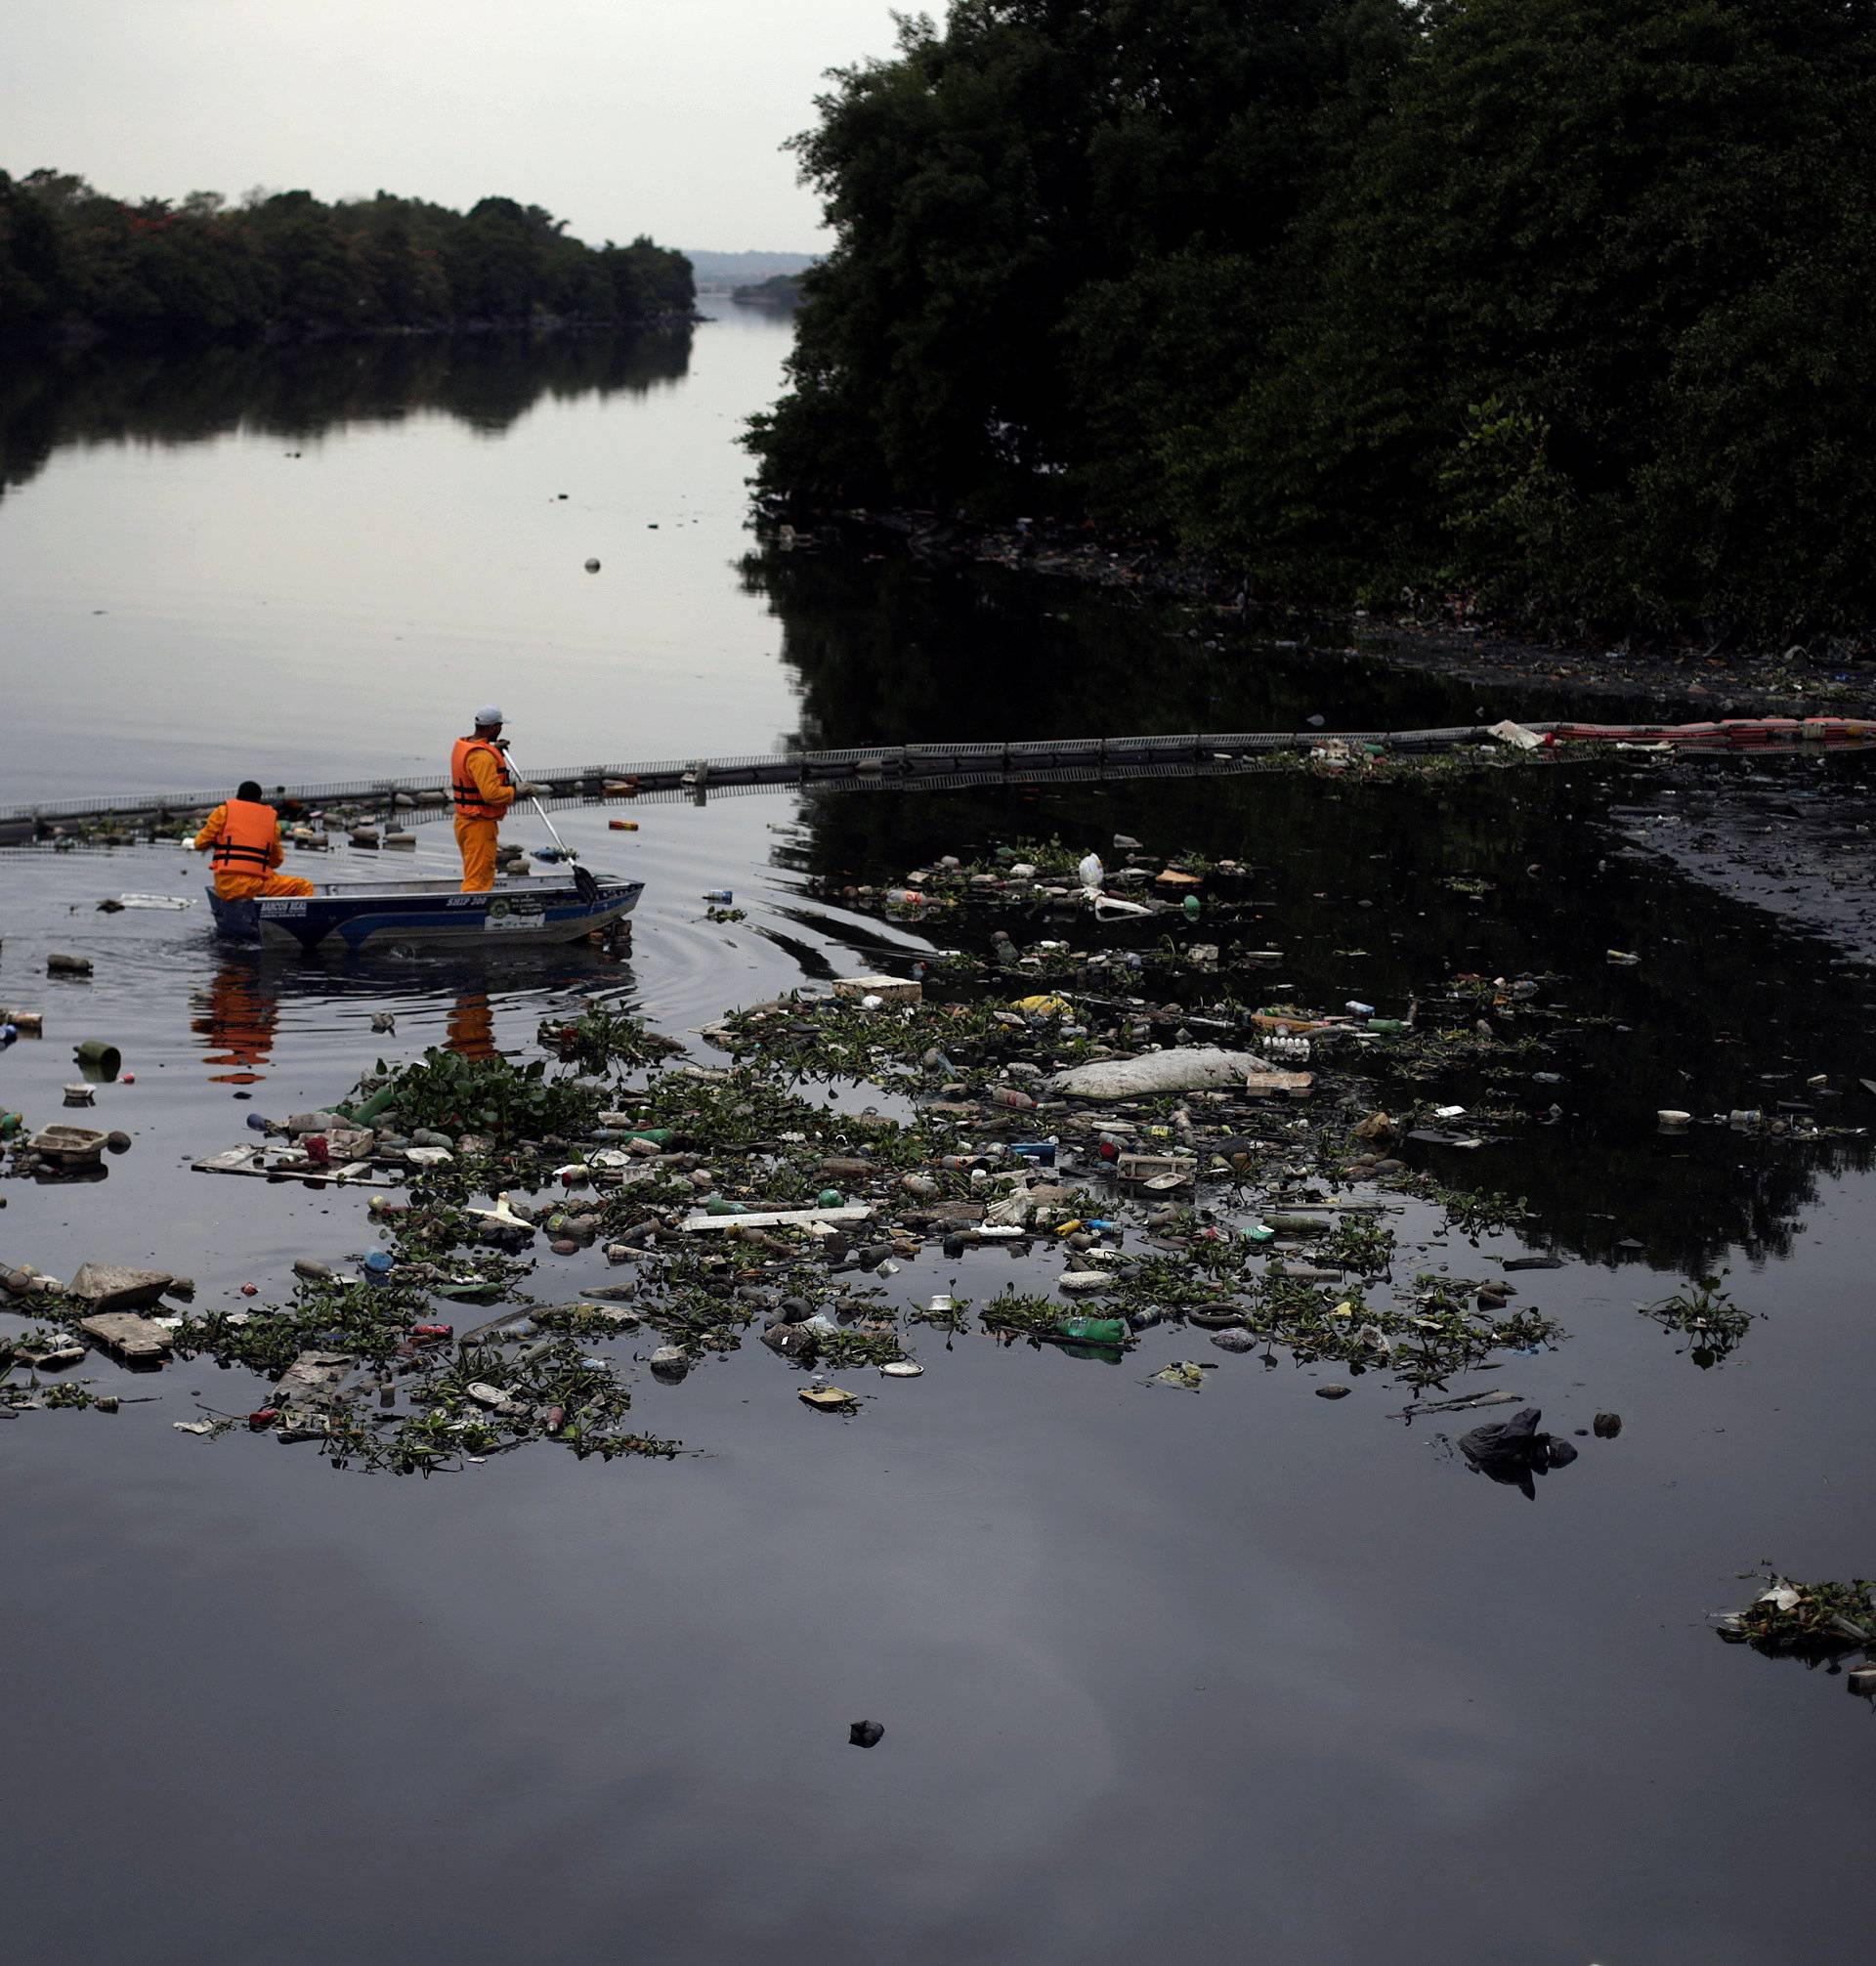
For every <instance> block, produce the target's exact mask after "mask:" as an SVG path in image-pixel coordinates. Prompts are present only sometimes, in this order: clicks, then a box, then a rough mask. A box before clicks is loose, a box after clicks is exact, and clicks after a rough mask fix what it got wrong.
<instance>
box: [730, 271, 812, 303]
mask: <svg viewBox="0 0 1876 1966" xmlns="http://www.w3.org/2000/svg"><path fill="white" fill-rule="evenodd" d="M730 298H731V299H732V300H734V301H739V302H740V303H741V304H742V305H743V306H744V307H782V308H788V307H799V306H800V305H801V276H800V275H799V274H798V273H772V274H770V276H769V277H768V278H767V279H758V280H751V281H750V282H749V284H748V285H747V286H733V287H731V289H730Z"/></svg>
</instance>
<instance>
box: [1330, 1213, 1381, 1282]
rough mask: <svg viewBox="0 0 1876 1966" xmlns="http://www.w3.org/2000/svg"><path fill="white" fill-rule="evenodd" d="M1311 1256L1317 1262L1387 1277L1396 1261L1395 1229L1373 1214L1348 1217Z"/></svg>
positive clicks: (1361, 1273) (1368, 1274)
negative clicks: (1387, 1272) (1390, 1266)
mask: <svg viewBox="0 0 1876 1966" xmlns="http://www.w3.org/2000/svg"><path fill="white" fill-rule="evenodd" d="M1310 1255H1311V1256H1312V1257H1314V1259H1315V1260H1316V1261H1317V1262H1320V1263H1323V1264H1325V1265H1333V1266H1335V1267H1336V1268H1339V1269H1348V1270H1353V1271H1354V1272H1355V1273H1356V1274H1357V1275H1358V1276H1365V1277H1375V1276H1383V1275H1385V1274H1386V1271H1387V1268H1388V1266H1389V1265H1390V1264H1391V1263H1392V1261H1393V1260H1394V1232H1393V1230H1392V1229H1390V1228H1388V1227H1387V1226H1386V1223H1385V1222H1382V1221H1379V1220H1377V1219H1376V1218H1373V1217H1372V1216H1355V1215H1349V1216H1344V1217H1343V1218H1342V1220H1341V1221H1340V1222H1339V1223H1338V1224H1337V1225H1336V1227H1335V1228H1334V1229H1332V1230H1331V1231H1330V1232H1329V1234H1327V1235H1326V1236H1324V1237H1323V1238H1322V1239H1321V1240H1320V1241H1319V1242H1318V1243H1317V1244H1316V1245H1315V1247H1314V1248H1313V1249H1312V1250H1311V1251H1310Z"/></svg>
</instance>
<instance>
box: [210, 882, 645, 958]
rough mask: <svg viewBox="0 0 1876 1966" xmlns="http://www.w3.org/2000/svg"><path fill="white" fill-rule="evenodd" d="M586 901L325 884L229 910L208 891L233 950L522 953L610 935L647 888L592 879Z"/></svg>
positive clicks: (515, 889)
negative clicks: (255, 946) (592, 891)
mask: <svg viewBox="0 0 1876 1966" xmlns="http://www.w3.org/2000/svg"><path fill="white" fill-rule="evenodd" d="M595 877H596V879H597V882H598V887H599V893H598V897H597V899H595V900H586V899H583V898H582V897H581V895H580V893H579V890H578V889H577V888H576V886H575V885H574V882H573V880H572V879H571V878H570V877H567V878H561V877H550V878H548V879H545V880H541V879H535V878H533V877H532V876H526V875H524V876H518V877H517V876H498V877H497V879H496V881H495V884H494V886H493V887H492V888H491V889H490V890H489V892H487V893H486V894H464V893H463V892H462V891H461V889H460V888H459V887H458V886H457V885H456V883H455V882H454V881H453V880H374V881H341V880H334V881H328V882H325V883H323V884H322V885H320V887H319V888H317V889H316V890H315V891H314V892H313V893H312V894H306V895H274V896H269V897H267V898H266V899H260V898H258V897H257V898H256V899H253V900H250V901H224V900H223V899H222V898H221V897H220V895H218V894H217V893H216V892H215V890H214V888H213V887H211V888H210V889H209V891H208V901H209V906H210V907H211V908H212V909H213V910H214V911H215V930H216V933H217V934H219V935H221V936H222V937H223V938H224V939H225V940H227V941H230V942H249V943H252V942H261V943H267V944H271V945H273V946H276V947H278V946H280V945H282V944H288V945H291V944H297V945H298V946H299V947H300V948H301V949H305V950H314V949H341V950H357V949H366V948H369V949H390V948H405V947H408V948H422V949H517V948H529V947H531V946H533V945H534V944H538V943H548V942H572V941H574V940H575V939H576V937H578V936H581V935H586V934H589V933H591V931H592V930H594V929H596V928H610V927H611V926H612V925H613V923H614V922H616V921H621V920H623V919H624V918H625V917H626V916H628V915H629V914H630V913H631V912H632V910H633V909H634V908H635V907H636V906H637V905H638V897H639V896H640V895H641V894H642V893H644V891H645V883H644V882H643V881H642V880H619V879H616V878H614V877H613V876H608V875H604V874H602V875H599V876H595Z"/></svg>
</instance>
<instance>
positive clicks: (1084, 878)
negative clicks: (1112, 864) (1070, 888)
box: [1075, 853, 1107, 887]
mask: <svg viewBox="0 0 1876 1966" xmlns="http://www.w3.org/2000/svg"><path fill="white" fill-rule="evenodd" d="M1075 873H1076V876H1077V878H1079V879H1080V881H1081V883H1082V885H1083V886H1084V887H1099V886H1100V884H1101V883H1102V881H1104V880H1105V879H1106V878H1107V869H1106V868H1104V867H1103V866H1102V865H1101V856H1100V855H1099V854H1098V853H1090V854H1088V855H1087V858H1086V859H1084V860H1083V862H1082V864H1081V866H1079V867H1078V868H1077V869H1076V870H1075Z"/></svg>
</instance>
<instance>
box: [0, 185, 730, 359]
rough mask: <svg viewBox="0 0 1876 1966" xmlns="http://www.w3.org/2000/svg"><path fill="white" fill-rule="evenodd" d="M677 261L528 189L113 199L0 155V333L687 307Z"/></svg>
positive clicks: (149, 331)
mask: <svg viewBox="0 0 1876 1966" xmlns="http://www.w3.org/2000/svg"><path fill="white" fill-rule="evenodd" d="M694 300H695V291H694V284H693V280H692V277H691V264H690V262H689V260H687V259H686V258H685V257H684V256H683V255H682V254H681V253H677V252H672V251H669V250H667V249H665V248H662V247H660V246H657V245H654V244H653V243H652V241H651V240H650V239H649V238H643V237H640V238H637V239H634V240H633V241H632V243H631V244H630V245H628V246H618V245H615V244H614V243H613V242H612V241H611V240H610V239H609V240H608V241H607V242H606V244H605V245H604V246H602V247H598V248H595V247H592V246H588V245H584V244H582V243H581V242H580V241H579V240H578V239H574V238H569V237H567V235H566V222H565V221H564V220H562V219H556V218H555V217H554V216H553V215H552V214H551V213H550V212H546V211H543V210H542V209H541V208H540V206H538V205H527V206H523V205H519V204H517V203H516V202H515V201H514V200H513V199H512V198H484V199H482V200H481V201H480V202H479V203H478V204H476V205H475V206H473V207H472V208H471V209H470V211H469V212H467V213H466V214H464V213H458V212H453V211H450V210H448V208H447V207H445V206H443V205H435V204H429V203H427V202H425V201H423V200H421V199H416V198H400V197H394V196H392V195H391V194H390V193H389V192H378V193H377V195H376V196H375V197H372V198H359V199H352V200H341V201H340V202H338V203H336V204H330V205H327V204H322V203H321V202H320V200H319V199H318V198H316V197H314V196H313V194H312V193H311V192H303V191H291V192H274V193H272V194H268V193H264V192H255V193H250V195H249V196H248V197H247V198H245V199H244V200H243V201H242V202H241V204H240V205H238V206H235V207H231V206H229V205H228V204H227V203H226V201H225V200H224V199H223V198H222V197H221V196H220V195H219V194H218V193H215V192H193V193H192V194H191V195H190V196H189V197H187V198H185V199H183V200H182V201H181V202H180V203H175V204H172V203H171V202H169V201H168V200H165V199H162V198H146V199H145V200H144V201H143V202H142V203H140V204H135V205H132V204H127V203H125V202H124V201H123V200H121V199H118V198H112V197H107V196H106V195H105V194H104V193H103V192H97V191H94V190H93V189H92V187H91V186H90V185H89V184H87V183H86V182H85V180H84V179H83V178H79V177H72V176H68V175H65V174H63V173H61V172H57V171H49V170H41V171H33V172H31V173H29V174H28V175H27V176H25V177H24V178H21V179H19V180H14V179H12V178H9V177H8V176H7V174H6V173H5V172H4V171H0V339H5V338H8V337H29V336H35V335H43V334H48V333H51V332H53V331H56V330H59V329H63V328H69V327H73V326H83V327H86V328H89V329H92V330H94V331H98V332H102V333H104V334H107V335H108V336H111V337H112V338H114V339H118V340H124V341H142V342H159V341H160V342H173V341H190V342H210V341H221V340H229V339H238V338H247V337H252V336H255V335H259V334H261V333H263V332H266V333H270V334H333V333H358V332H361V331H370V330H377V329H386V328H434V327H445V326H448V325H451V324H461V325H468V324H478V325H480V324H487V323H500V324H503V325H511V324H515V323H525V322H529V321H580V322H589V323H594V324H598V325H604V326H612V327H622V326H632V325H636V324H638V323H641V322H645V321H653V320H657V319H659V318H661V317H670V316H684V315H689V314H690V312H691V310H692V306H693V303H694Z"/></svg>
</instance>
